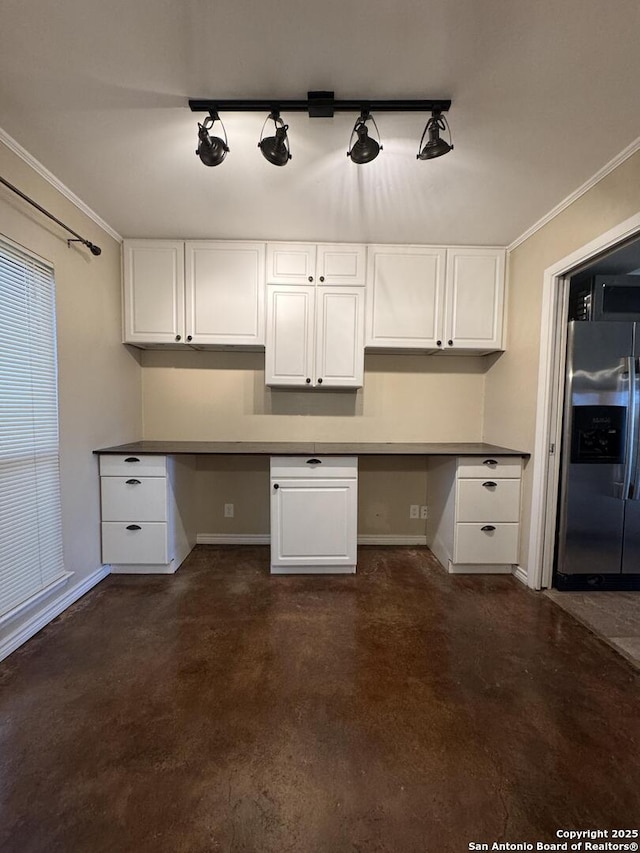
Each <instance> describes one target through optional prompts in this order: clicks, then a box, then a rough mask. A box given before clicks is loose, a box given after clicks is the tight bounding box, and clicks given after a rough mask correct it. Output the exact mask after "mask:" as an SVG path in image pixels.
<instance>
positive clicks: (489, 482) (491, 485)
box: [482, 480, 498, 489]
mask: <svg viewBox="0 0 640 853" xmlns="http://www.w3.org/2000/svg"><path fill="white" fill-rule="evenodd" d="M482 485H483V486H484V487H485V488H486V489H493V488H495V487H496V486H497V485H498V484H497V483H494V482H493V480H487V482H486V483H483V484H482Z"/></svg>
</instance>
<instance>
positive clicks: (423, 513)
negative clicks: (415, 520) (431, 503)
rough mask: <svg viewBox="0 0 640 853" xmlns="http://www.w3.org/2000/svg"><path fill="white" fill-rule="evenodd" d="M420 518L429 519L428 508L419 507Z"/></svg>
mask: <svg viewBox="0 0 640 853" xmlns="http://www.w3.org/2000/svg"><path fill="white" fill-rule="evenodd" d="M420 518H429V507H428V506H421V507H420Z"/></svg>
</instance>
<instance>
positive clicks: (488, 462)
mask: <svg viewBox="0 0 640 853" xmlns="http://www.w3.org/2000/svg"><path fill="white" fill-rule="evenodd" d="M482 464H483V465H497V464H498V460H497V459H485V460H484V462H483V463H482Z"/></svg>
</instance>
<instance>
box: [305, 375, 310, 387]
mask: <svg viewBox="0 0 640 853" xmlns="http://www.w3.org/2000/svg"><path fill="white" fill-rule="evenodd" d="M304 381H305V382H306V383H307V385H311V380H310V379H309V377H308V376H307V378H306V379H305V380H304Z"/></svg>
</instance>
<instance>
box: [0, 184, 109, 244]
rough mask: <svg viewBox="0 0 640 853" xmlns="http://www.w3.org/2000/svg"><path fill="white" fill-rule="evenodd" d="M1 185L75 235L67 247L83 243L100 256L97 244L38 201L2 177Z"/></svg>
mask: <svg viewBox="0 0 640 853" xmlns="http://www.w3.org/2000/svg"><path fill="white" fill-rule="evenodd" d="M0 183H2V184H4V185H5V187H8V188H9V189H10V190H11V191H12V192H14V193H16V195H19V196H20V198H23V199H24V200H25V201H28V202H29V204H32V205H33V206H34V207H35V208H36V209H37V210H39V211H40V213H44V215H45V216H48V217H49V219H53V221H54V222H57V223H58V225H61V226H62V227H63V228H64V229H65V230H66V231H68V232H69V233H70V234H73V236H74V237H75V239H71V238H69V239H68V240H67V246H70V245H71V243H82V244H83V245H84V246H86V247H87V249H89V251H90V252H91V254H92V255H96V256H97V255H100V254H101V253H102V249H101V248H100V246H96V245H95V243H91V242H90V241H89V240H85V238H84V237H81V236H80V235H79V234H78V232H77V231H74V230H73V228H69V226H68V225H65V224H64V222H61V221H60V220H59V219H58V217H57V216H54V215H53V213H49V211H48V210H45V209H44V207H41V206H40V205H39V204H38V202H37V201H34V200H33V199H32V198H29V196H28V195H25V194H24V193H23V192H22V191H21V190H19V189H18V188H17V187H14V186H13V184H10V183H9V181H7V180H5V179H4V178H3V177H2V175H0Z"/></svg>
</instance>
